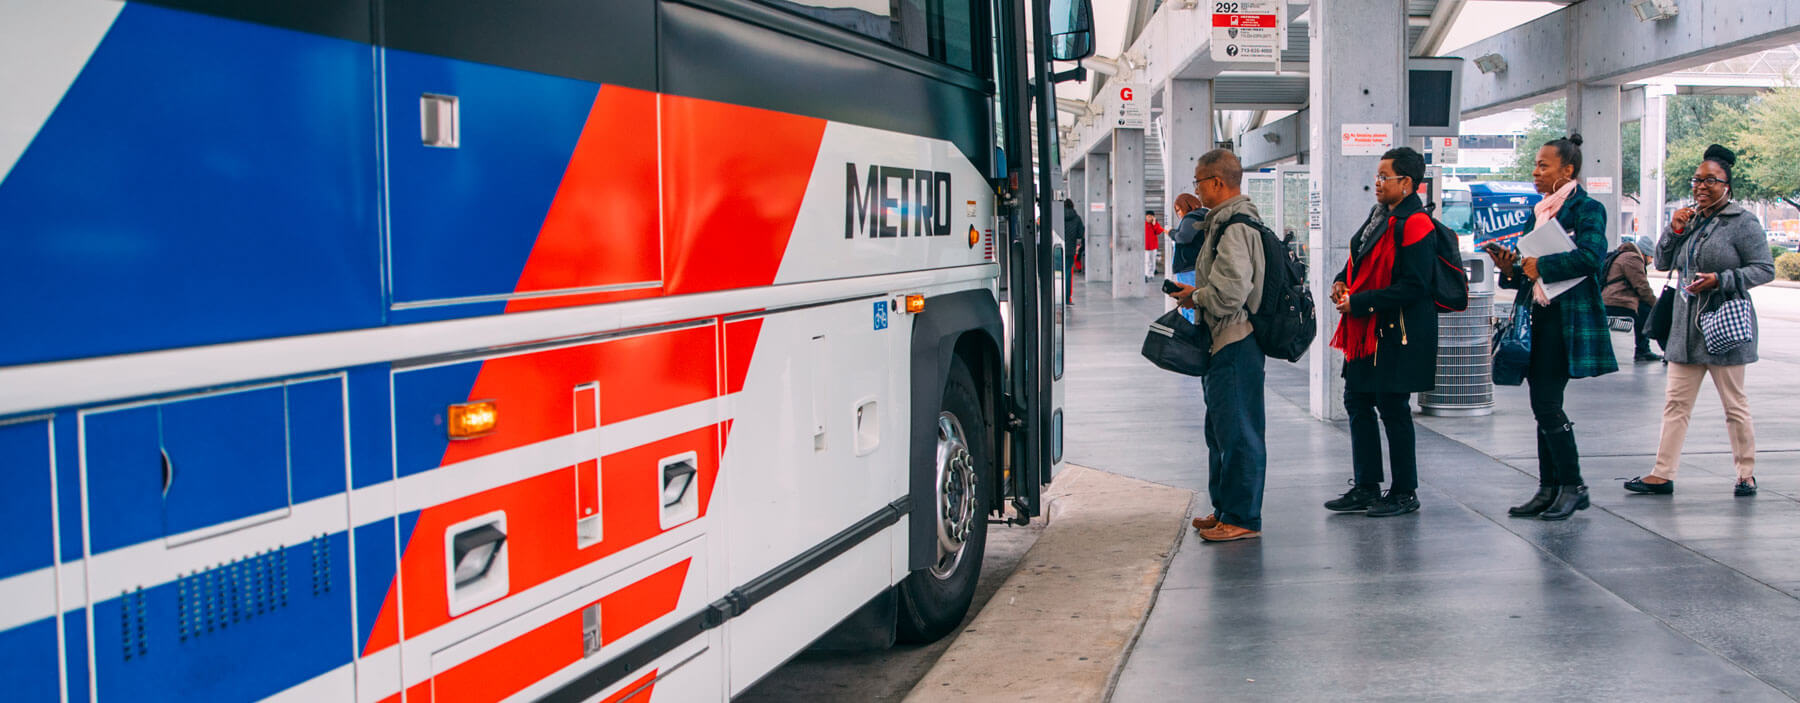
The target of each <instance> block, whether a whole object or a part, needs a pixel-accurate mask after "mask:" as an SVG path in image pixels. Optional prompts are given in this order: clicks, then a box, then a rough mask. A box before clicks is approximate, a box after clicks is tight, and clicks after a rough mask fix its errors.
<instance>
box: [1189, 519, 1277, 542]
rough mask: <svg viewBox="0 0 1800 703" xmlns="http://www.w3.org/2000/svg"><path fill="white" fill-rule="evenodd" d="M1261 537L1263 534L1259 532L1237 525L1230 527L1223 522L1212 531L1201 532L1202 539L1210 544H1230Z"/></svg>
mask: <svg viewBox="0 0 1800 703" xmlns="http://www.w3.org/2000/svg"><path fill="white" fill-rule="evenodd" d="M1261 536H1262V533H1261V532H1257V531H1256V530H1246V529H1244V528H1242V527H1238V526H1237V525H1229V524H1226V523H1223V522H1221V523H1219V524H1218V525H1216V526H1214V527H1213V528H1212V529H1208V530H1201V531H1200V539H1203V540H1206V541H1208V542H1230V541H1233V540H1240V539H1255V538H1257V537H1261Z"/></svg>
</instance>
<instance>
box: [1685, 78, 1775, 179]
mask: <svg viewBox="0 0 1800 703" xmlns="http://www.w3.org/2000/svg"><path fill="white" fill-rule="evenodd" d="M1751 100H1752V99H1751V97H1750V96H1745V95H1676V96H1671V97H1670V98H1669V126H1668V135H1669V136H1668V139H1669V155H1668V158H1667V159H1666V160H1664V161H1663V182H1664V184H1665V186H1666V187H1667V188H1668V193H1669V198H1670V199H1671V200H1674V199H1681V198H1690V197H1693V194H1694V193H1693V189H1692V188H1690V187H1689V186H1688V179H1689V178H1692V177H1693V176H1694V167H1696V166H1698V165H1699V164H1700V160H1701V157H1702V156H1704V155H1705V154H1706V147H1708V146H1710V145H1713V144H1723V145H1725V146H1728V147H1732V150H1733V151H1741V150H1742V146H1741V143H1740V141H1739V137H1740V135H1741V134H1742V133H1743V131H1744V129H1745V127H1746V124H1747V123H1746V117H1747V112H1748V108H1749V107H1750V105H1751ZM1738 164H1739V168H1737V169H1736V173H1735V174H1734V175H1733V176H1732V180H1733V181H1734V182H1733V183H1732V184H1731V196H1732V197H1733V198H1741V199H1748V200H1756V199H1760V197H1766V196H1762V193H1761V188H1760V187H1759V186H1757V185H1756V183H1755V179H1753V178H1747V177H1745V176H1746V174H1745V173H1744V169H1743V168H1742V166H1745V165H1746V164H1745V163H1744V159H1742V158H1740V159H1739V160H1738Z"/></svg>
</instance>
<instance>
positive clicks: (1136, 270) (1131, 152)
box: [1112, 129, 1144, 298]
mask: <svg viewBox="0 0 1800 703" xmlns="http://www.w3.org/2000/svg"><path fill="white" fill-rule="evenodd" d="M1112 146H1113V150H1112V170H1113V182H1112V221H1113V232H1115V233H1117V235H1118V236H1115V237H1113V238H1112V254H1113V259H1112V272H1113V275H1112V293H1113V297H1114V298H1142V297H1144V130H1141V129H1114V130H1113V134H1112Z"/></svg>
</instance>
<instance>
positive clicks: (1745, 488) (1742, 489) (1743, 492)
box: [1731, 478, 1756, 497]
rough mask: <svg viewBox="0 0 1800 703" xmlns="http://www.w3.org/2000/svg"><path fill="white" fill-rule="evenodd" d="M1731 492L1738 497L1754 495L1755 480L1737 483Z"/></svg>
mask: <svg viewBox="0 0 1800 703" xmlns="http://www.w3.org/2000/svg"><path fill="white" fill-rule="evenodd" d="M1731 492H1732V494H1733V495H1736V496H1739V497H1742V496H1753V495H1756V479H1755V478H1752V479H1750V480H1748V481H1739V482H1737V488H1735V489H1733V490H1732V491H1731Z"/></svg>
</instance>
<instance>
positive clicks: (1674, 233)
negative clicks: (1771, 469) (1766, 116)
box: [1625, 144, 1775, 496]
mask: <svg viewBox="0 0 1800 703" xmlns="http://www.w3.org/2000/svg"><path fill="white" fill-rule="evenodd" d="M1736 164H1737V155H1736V154H1734V153H1732V151H1731V150H1730V149H1727V148H1725V147H1722V146H1719V145H1718V144H1714V145H1712V146H1709V147H1707V148H1706V155H1705V157H1703V160H1702V161H1701V162H1700V165H1699V166H1698V167H1697V168H1695V169H1694V177H1693V180H1691V181H1689V184H1691V185H1692V186H1693V188H1694V206H1693V207H1686V208H1682V209H1680V210H1676V211H1675V215H1674V217H1672V218H1670V221H1669V226H1668V227H1667V228H1665V229H1664V230H1663V233H1662V239H1661V240H1659V241H1660V243H1659V244H1658V245H1657V249H1656V268H1658V269H1660V270H1663V271H1670V270H1674V271H1679V272H1680V276H1679V278H1678V279H1677V283H1678V284H1679V285H1680V287H1681V289H1682V290H1683V291H1686V294H1684V295H1677V296H1676V297H1675V305H1674V315H1672V316H1671V317H1672V318H1673V321H1674V322H1673V324H1671V325H1669V346H1668V348H1667V349H1665V350H1664V351H1666V352H1668V355H1669V386H1668V398H1667V400H1665V401H1664V403H1663V421H1662V441H1661V442H1659V443H1658V444H1657V446H1656V466H1655V467H1654V468H1652V469H1651V470H1650V475H1649V476H1640V477H1638V478H1634V479H1632V480H1630V481H1627V482H1625V490H1628V491H1631V492H1633V493H1656V494H1663V495H1667V494H1670V493H1674V492H1675V469H1676V468H1677V467H1678V466H1680V464H1681V445H1682V443H1683V442H1685V441H1686V440H1687V428H1688V419H1689V418H1690V417H1691V416H1692V415H1693V413H1694V398H1695V396H1697V395H1699V394H1700V381H1701V379H1703V378H1705V377H1706V376H1709V375H1710V376H1712V380H1713V386H1714V387H1715V388H1717V389H1718V390H1719V401H1720V402H1721V403H1722V404H1724V406H1725V430H1726V433H1727V434H1729V435H1730V436H1731V463H1732V464H1733V465H1734V466H1735V467H1736V468H1737V485H1736V486H1735V487H1734V488H1733V492H1734V493H1736V494H1737V495H1740V496H1749V495H1755V494H1756V476H1755V471H1756V428H1755V426H1754V425H1753V424H1752V423H1751V420H1750V397H1749V396H1748V395H1746V394H1745V393H1744V368H1745V367H1746V366H1748V365H1749V364H1752V363H1755V362H1756V338H1757V337H1758V336H1760V334H1759V332H1758V330H1757V326H1756V313H1755V308H1754V307H1752V308H1751V316H1750V331H1751V338H1750V343H1749V344H1744V345H1742V346H1739V347H1737V348H1735V349H1732V350H1730V351H1727V352H1725V353H1722V354H1713V353H1710V352H1708V351H1707V350H1706V338H1705V336H1704V335H1703V334H1701V332H1700V327H1699V322H1698V320H1699V317H1700V313H1701V312H1702V311H1704V310H1709V309H1712V307H1713V306H1715V305H1717V304H1718V303H1719V302H1722V301H1723V300H1726V299H1729V298H1743V299H1745V300H1749V299H1750V289H1751V288H1754V287H1756V286H1760V285H1762V284H1764V283H1768V282H1769V281H1771V280H1774V278H1775V261H1774V259H1773V258H1771V257H1770V256H1769V241H1768V235H1767V234H1766V233H1765V232H1764V231H1763V227H1762V223H1761V222H1759V221H1757V219H1756V216H1755V215H1752V214H1750V211H1748V210H1745V209H1744V208H1742V207H1740V206H1739V205H1738V204H1737V203H1734V202H1732V201H1731V169H1732V167H1733V166H1735V165H1736Z"/></svg>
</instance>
